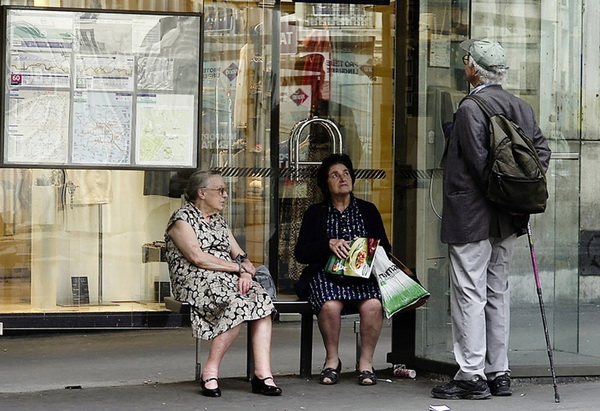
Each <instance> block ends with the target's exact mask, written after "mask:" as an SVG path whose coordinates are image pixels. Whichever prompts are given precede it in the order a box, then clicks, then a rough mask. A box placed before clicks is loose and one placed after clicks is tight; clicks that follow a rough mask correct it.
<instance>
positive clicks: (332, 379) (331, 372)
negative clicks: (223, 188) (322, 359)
mask: <svg viewBox="0 0 600 411" xmlns="http://www.w3.org/2000/svg"><path fill="white" fill-rule="evenodd" d="M323 367H325V364H323ZM340 371H342V360H340V359H339V358H338V366H337V367H336V368H324V369H323V371H321V374H319V384H323V385H333V384H336V383H337V382H338V374H339V373H340ZM325 378H327V379H329V381H325Z"/></svg>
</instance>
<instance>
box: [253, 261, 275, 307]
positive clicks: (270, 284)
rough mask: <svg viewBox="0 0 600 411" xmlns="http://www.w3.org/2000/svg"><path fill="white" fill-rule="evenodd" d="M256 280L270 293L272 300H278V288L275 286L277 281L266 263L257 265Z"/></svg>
mask: <svg viewBox="0 0 600 411" xmlns="http://www.w3.org/2000/svg"><path fill="white" fill-rule="evenodd" d="M254 281H256V282H257V283H259V284H260V285H261V286H262V287H263V288H264V289H265V290H266V291H267V294H269V297H271V300H273V301H275V300H277V288H276V287H275V281H273V277H272V276H271V272H270V271H269V269H268V268H267V267H266V266H264V265H259V266H258V267H256V273H255V274H254Z"/></svg>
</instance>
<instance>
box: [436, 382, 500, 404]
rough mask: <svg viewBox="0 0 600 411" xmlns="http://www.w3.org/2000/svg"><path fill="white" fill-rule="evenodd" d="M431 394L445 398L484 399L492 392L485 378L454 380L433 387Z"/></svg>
mask: <svg viewBox="0 0 600 411" xmlns="http://www.w3.org/2000/svg"><path fill="white" fill-rule="evenodd" d="M431 395H432V396H434V397H435V398H441V399H444V400H463V399H467V400H483V399H485V398H490V397H491V396H492V393H491V392H490V388H489V387H488V385H487V382H486V381H484V380H476V381H463V380H452V381H450V382H449V383H448V384H445V385H438V386H437V387H433V389H432V390H431Z"/></svg>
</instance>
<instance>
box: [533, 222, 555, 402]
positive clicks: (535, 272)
mask: <svg viewBox="0 0 600 411" xmlns="http://www.w3.org/2000/svg"><path fill="white" fill-rule="evenodd" d="M527 238H528V239H529V251H531V265H532V266H533V275H534V277H535V287H536V289H537V295H538V299H539V301H540V311H541V312H542V324H543V326H544V334H545V336H546V350H547V351H548V359H549V360H550V372H551V373H552V384H553V385H554V402H560V397H559V396H558V388H557V387H556V373H555V372H554V360H553V359H552V349H551V347H550V336H549V335H548V323H547V321H546V311H545V310H544V299H543V298H542V283H541V282H540V275H539V273H538V265H537V260H536V258H535V250H534V248H533V235H532V234H531V224H530V223H527Z"/></svg>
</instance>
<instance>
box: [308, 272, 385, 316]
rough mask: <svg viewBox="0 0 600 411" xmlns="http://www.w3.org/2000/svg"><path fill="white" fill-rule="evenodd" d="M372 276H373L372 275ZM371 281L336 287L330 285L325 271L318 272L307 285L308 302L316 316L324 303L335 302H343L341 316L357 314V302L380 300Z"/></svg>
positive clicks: (373, 280)
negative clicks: (371, 299)
mask: <svg viewBox="0 0 600 411" xmlns="http://www.w3.org/2000/svg"><path fill="white" fill-rule="evenodd" d="M372 275H373V274H372ZM371 279H372V281H368V282H365V283H362V284H355V285H338V284H334V283H332V282H331V281H330V280H329V279H328V278H327V275H326V274H325V270H321V271H319V272H318V273H317V274H315V275H314V276H313V278H312V279H311V280H310V283H309V285H308V301H309V302H310V305H311V307H312V309H313V311H314V312H315V314H318V313H319V311H321V307H322V306H323V304H325V302H327V301H330V300H337V301H342V302H344V308H343V309H342V314H356V313H358V306H357V304H355V303H357V302H358V301H361V300H368V299H370V298H378V299H380V300H381V292H380V291H379V286H378V285H377V281H376V280H375V278H373V277H371Z"/></svg>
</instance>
